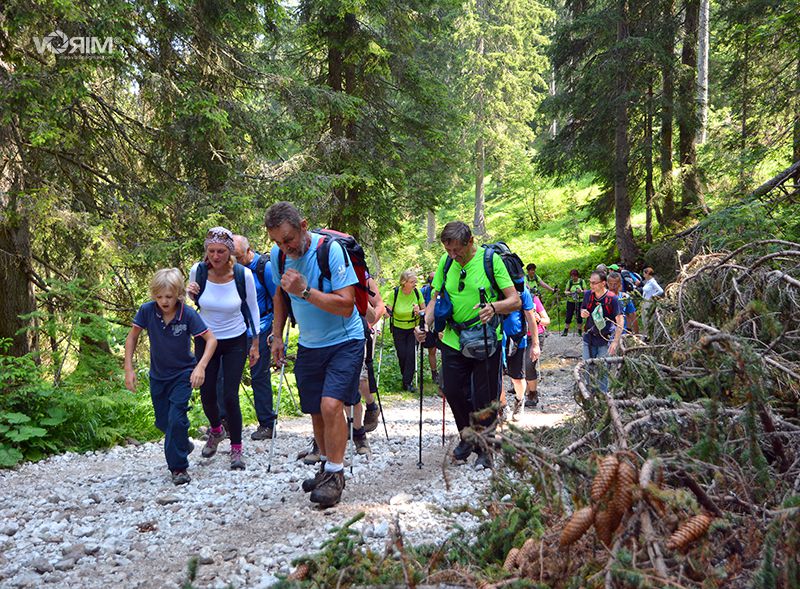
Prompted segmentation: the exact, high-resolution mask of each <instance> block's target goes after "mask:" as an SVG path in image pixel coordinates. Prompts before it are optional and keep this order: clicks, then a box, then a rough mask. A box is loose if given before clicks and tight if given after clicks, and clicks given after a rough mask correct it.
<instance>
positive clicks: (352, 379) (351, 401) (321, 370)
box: [294, 339, 364, 414]
mask: <svg viewBox="0 0 800 589" xmlns="http://www.w3.org/2000/svg"><path fill="white" fill-rule="evenodd" d="M363 362H364V340H363V339H358V340H348V341H346V342H342V343H341V344H336V345H333V346H327V347H324V348H306V347H304V346H298V347H297V360H296V361H295V363H294V376H295V378H296V379H297V389H298V390H299V391H300V409H301V410H302V411H303V413H312V414H315V413H321V409H320V401H321V400H322V397H331V398H333V399H338V400H339V401H342V402H343V403H344V404H345V405H355V404H356V403H358V402H359V401H360V399H361V394H360V393H359V391H358V380H359V376H360V374H361V365H362V364H363Z"/></svg>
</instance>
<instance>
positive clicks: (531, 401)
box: [525, 391, 539, 409]
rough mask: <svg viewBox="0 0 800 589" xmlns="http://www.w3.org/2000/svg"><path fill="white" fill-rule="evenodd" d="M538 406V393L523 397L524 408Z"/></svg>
mask: <svg viewBox="0 0 800 589" xmlns="http://www.w3.org/2000/svg"><path fill="white" fill-rule="evenodd" d="M538 404H539V391H536V392H535V393H533V394H531V393H528V395H527V396H526V397H525V407H526V408H528V409H533V408H534V407H536V406H537V405H538Z"/></svg>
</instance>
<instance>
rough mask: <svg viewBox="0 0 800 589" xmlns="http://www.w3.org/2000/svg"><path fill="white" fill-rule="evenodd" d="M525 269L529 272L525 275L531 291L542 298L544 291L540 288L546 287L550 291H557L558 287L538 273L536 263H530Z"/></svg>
mask: <svg viewBox="0 0 800 589" xmlns="http://www.w3.org/2000/svg"><path fill="white" fill-rule="evenodd" d="M525 270H526V272H527V274H526V275H525V284H527V285H528V290H529V291H531V294H532V295H536V296H538V297H539V298H540V299H541V298H542V291H541V289H540V288H539V287H540V286H541V287H542V288H546V289H547V290H549V291H550V292H556V289H555V288H553V287H552V286H550V285H549V284H547V283H546V282H545V281H544V280H543V279H542V278H541V277H540V276H539V275H537V274H536V264H533V263H531V264H528V265H527V266H525Z"/></svg>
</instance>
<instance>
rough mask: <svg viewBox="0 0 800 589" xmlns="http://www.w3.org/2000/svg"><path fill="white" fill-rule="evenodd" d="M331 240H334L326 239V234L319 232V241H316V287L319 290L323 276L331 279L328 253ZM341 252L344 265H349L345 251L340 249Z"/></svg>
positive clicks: (329, 252)
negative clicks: (317, 277) (317, 279)
mask: <svg viewBox="0 0 800 589" xmlns="http://www.w3.org/2000/svg"><path fill="white" fill-rule="evenodd" d="M332 241H334V240H333V239H328V236H327V235H322V234H319V241H318V242H317V266H319V284H318V285H317V288H318V289H319V290H320V291H322V281H323V280H324V279H325V278H327V279H328V280H331V266H330V254H331V242H332ZM340 247H341V246H340ZM342 250H344V248H342ZM342 253H343V254H344V264H345V266H349V265H350V257H349V256H348V255H347V252H345V251H342Z"/></svg>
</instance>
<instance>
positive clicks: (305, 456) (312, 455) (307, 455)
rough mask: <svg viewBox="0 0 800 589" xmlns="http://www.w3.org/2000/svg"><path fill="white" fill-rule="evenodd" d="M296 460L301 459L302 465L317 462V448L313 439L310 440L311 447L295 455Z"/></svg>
mask: <svg viewBox="0 0 800 589" xmlns="http://www.w3.org/2000/svg"><path fill="white" fill-rule="evenodd" d="M297 459H298V460H300V459H302V460H303V464H309V465H310V464H316V463H317V462H319V446H317V441H316V440H315V439H314V438H311V446H310V447H309V448H308V449H306V450H302V451H300V452H298V453H297Z"/></svg>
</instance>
